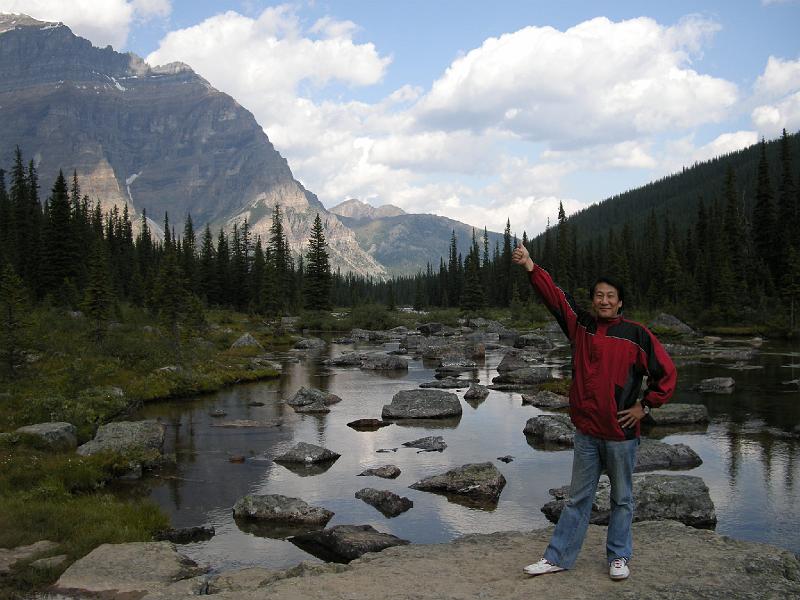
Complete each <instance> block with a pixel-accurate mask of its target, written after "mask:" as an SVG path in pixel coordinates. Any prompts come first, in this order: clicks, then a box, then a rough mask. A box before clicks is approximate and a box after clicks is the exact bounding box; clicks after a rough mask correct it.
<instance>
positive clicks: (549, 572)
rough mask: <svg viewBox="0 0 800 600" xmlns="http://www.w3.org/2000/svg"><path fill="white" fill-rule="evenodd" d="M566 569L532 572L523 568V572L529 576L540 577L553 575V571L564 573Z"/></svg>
mask: <svg viewBox="0 0 800 600" xmlns="http://www.w3.org/2000/svg"><path fill="white" fill-rule="evenodd" d="M564 571H566V569H554V570H552V571H544V572H543V573H531V572H530V571H526V570H525V569H522V572H523V573H525V575H527V576H528V577H540V576H542V575H552V574H553V573H562V572H564Z"/></svg>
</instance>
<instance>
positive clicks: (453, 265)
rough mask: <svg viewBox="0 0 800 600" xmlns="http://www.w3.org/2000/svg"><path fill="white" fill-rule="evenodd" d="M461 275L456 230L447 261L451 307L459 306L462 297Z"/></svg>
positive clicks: (448, 292)
mask: <svg viewBox="0 0 800 600" xmlns="http://www.w3.org/2000/svg"><path fill="white" fill-rule="evenodd" d="M460 283H461V282H460V273H459V268H458V247H457V244H456V230H455V229H453V233H452V235H451V236H450V248H449V253H448V260H447V297H448V299H449V300H450V306H458V304H459V299H460V296H461V286H460Z"/></svg>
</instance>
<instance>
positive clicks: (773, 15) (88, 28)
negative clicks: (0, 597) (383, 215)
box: [0, 0, 800, 234]
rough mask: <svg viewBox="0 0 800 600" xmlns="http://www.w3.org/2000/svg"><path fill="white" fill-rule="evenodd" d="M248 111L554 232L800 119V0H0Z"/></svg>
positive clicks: (463, 205) (349, 186) (389, 197)
mask: <svg viewBox="0 0 800 600" xmlns="http://www.w3.org/2000/svg"><path fill="white" fill-rule="evenodd" d="M0 10H2V11H4V12H26V13H28V14H31V15H32V16H34V17H36V18H40V19H43V20H60V21H63V22H64V23H65V24H66V25H68V26H70V27H71V28H72V29H73V31H75V32H76V33H77V34H79V35H82V36H84V37H87V38H88V39H90V40H91V41H92V42H93V43H94V44H95V45H98V46H104V45H106V44H112V45H113V46H114V47H115V48H116V49H118V50H122V51H131V52H135V53H136V54H139V55H140V56H142V57H144V58H146V59H147V60H148V62H150V63H151V64H164V63H167V62H172V61H181V62H185V63H187V64H189V65H190V66H192V68H193V69H194V70H195V71H197V72H198V73H199V74H200V75H202V76H203V77H205V78H206V79H208V80H209V82H211V84H212V85H214V86H215V87H217V88H218V89H220V90H222V91H224V92H226V93H228V94H230V95H232V96H233V97H234V98H236V99H237V100H238V101H239V102H240V104H242V105H243V106H244V107H245V108H247V109H248V110H250V111H251V112H253V114H254V115H255V116H256V119H257V120H258V122H259V123H260V124H261V125H262V126H263V127H264V130H265V131H266V133H267V134H268V135H269V137H270V139H271V141H272V142H273V143H274V144H275V146H276V148H277V149H278V150H279V151H280V152H281V154H283V156H285V157H286V158H287V159H288V161H289V165H290V167H291V168H292V171H293V173H294V175H295V177H296V178H297V179H298V180H300V181H301V182H302V183H303V184H304V185H305V186H306V187H307V188H308V189H310V190H311V191H313V192H315V193H316V194H317V195H318V196H319V197H320V199H321V200H322V202H323V203H324V204H325V205H326V206H328V207H330V206H333V205H335V204H337V203H339V202H341V201H343V200H346V199H348V198H359V199H361V200H365V201H368V202H370V203H372V204H374V205H380V204H384V203H391V204H395V205H397V206H400V207H401V208H403V209H405V210H407V211H409V212H433V213H436V214H441V215H445V216H449V217H452V218H456V219H458V220H461V221H465V222H468V223H471V224H473V225H477V226H483V225H487V226H489V228H490V229H495V230H499V229H502V227H503V225H504V224H505V221H506V219H510V220H511V222H512V226H513V228H514V229H515V230H516V231H517V232H521V231H522V230H526V231H527V232H528V233H529V234H535V233H538V232H539V231H541V230H542V229H543V228H544V226H545V223H546V221H547V218H548V217H549V218H551V219H552V218H554V216H555V214H556V209H557V206H558V203H559V202H563V203H564V205H565V207H566V208H567V211H568V212H573V211H575V210H578V209H580V208H581V207H584V206H587V205H589V204H591V203H594V202H598V201H600V200H603V199H604V198H606V197H608V196H610V195H613V194H615V193H619V192H622V191H624V190H626V189H629V188H632V187H636V186H638V185H641V184H643V183H646V182H648V181H651V180H653V179H655V178H658V177H661V176H663V175H665V174H667V173H670V172H674V171H676V170H679V169H680V168H681V167H682V166H684V165H690V164H692V163H693V162H695V161H698V160H705V159H707V158H710V157H712V156H715V155H717V154H720V153H724V152H729V151H732V150H736V149H739V148H741V147H744V146H746V145H749V144H751V143H754V142H755V141H757V140H758V139H759V138H760V137H761V136H766V137H767V138H772V137H775V136H777V135H778V134H779V132H780V130H781V128H783V127H786V128H787V129H788V130H789V131H791V132H794V131H797V130H798V129H800V35H798V33H797V30H798V25H800V2H798V1H795V0H788V1H780V0H771V1H770V0H738V1H728V2H710V1H709V2H685V1H682V0H673V1H671V2H641V1H640V2H588V1H585V2H578V1H574V2H570V1H564V2H552V1H548V2H534V1H526V2H524V1H502V0H495V1H494V2H477V1H476V2H469V1H462V2H455V1H449V0H446V1H445V0H428V1H418V0H413V1H403V2H388V1H372V2H368V1H356V0H349V1H339V0H329V1H323V0H316V1H311V2H309V1H306V2H296V3H276V2H266V1H257V0H244V1H220V2H211V1H206V0H200V1H198V0H194V1H189V0H72V1H71V2H69V3H65V2H62V1H60V0H24V1H23V0H0Z"/></svg>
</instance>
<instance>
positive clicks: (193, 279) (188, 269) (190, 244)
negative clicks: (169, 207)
mask: <svg viewBox="0 0 800 600" xmlns="http://www.w3.org/2000/svg"><path fill="white" fill-rule="evenodd" d="M180 259H181V260H180V263H181V269H182V270H183V275H184V277H185V278H186V282H187V285H188V286H189V289H190V290H191V291H192V292H197V291H198V289H199V276H198V273H197V240H196V239H195V234H194V224H193V223H192V215H191V214H189V213H187V214H186V222H185V223H184V225H183V238H182V245H181V254H180Z"/></svg>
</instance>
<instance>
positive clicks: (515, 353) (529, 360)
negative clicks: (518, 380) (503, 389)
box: [497, 349, 544, 373]
mask: <svg viewBox="0 0 800 600" xmlns="http://www.w3.org/2000/svg"><path fill="white" fill-rule="evenodd" d="M543 360H544V357H543V356H542V354H541V353H540V352H536V351H534V350H530V349H529V350H510V351H508V352H506V354H505V356H503V360H501V361H500V364H499V365H497V372H498V373H508V372H509V371H516V370H517V369H525V368H527V367H536V366H539V365H540V364H541V363H542V361H543Z"/></svg>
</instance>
